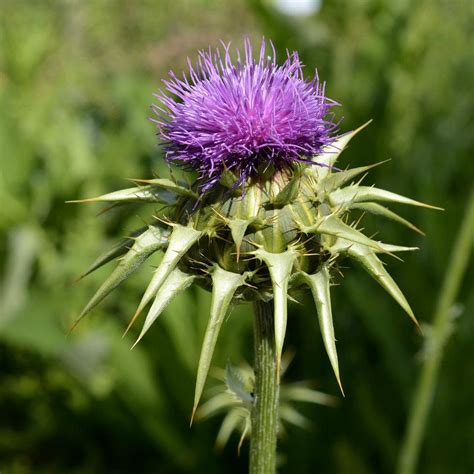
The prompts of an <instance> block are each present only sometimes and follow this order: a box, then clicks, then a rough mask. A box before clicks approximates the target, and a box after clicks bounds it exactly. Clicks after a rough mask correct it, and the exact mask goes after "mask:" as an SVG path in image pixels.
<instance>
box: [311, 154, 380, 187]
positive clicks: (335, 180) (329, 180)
mask: <svg viewBox="0 0 474 474" xmlns="http://www.w3.org/2000/svg"><path fill="white" fill-rule="evenodd" d="M382 163H385V161H381V162H380V163H375V164H373V165H368V166H360V167H359V168H351V169H348V170H344V171H333V172H331V173H330V174H329V175H328V176H327V177H326V178H324V179H323V180H322V181H321V184H320V189H321V190H322V191H324V192H326V193H328V192H331V191H334V190H335V189H338V188H340V187H341V186H342V185H344V184H345V183H347V182H348V181H350V180H351V179H353V178H355V177H356V176H358V175H360V174H362V173H365V172H366V171H369V170H370V169H372V168H375V167H376V166H379V165H381V164H382Z"/></svg>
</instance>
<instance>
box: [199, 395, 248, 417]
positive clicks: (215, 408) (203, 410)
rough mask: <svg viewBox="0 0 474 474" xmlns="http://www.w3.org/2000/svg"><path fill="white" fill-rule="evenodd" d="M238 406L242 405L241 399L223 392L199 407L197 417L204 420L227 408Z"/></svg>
mask: <svg viewBox="0 0 474 474" xmlns="http://www.w3.org/2000/svg"><path fill="white" fill-rule="evenodd" d="M236 406H237V407H238V406H241V401H240V400H238V399H237V398H235V397H233V396H232V395H230V394H229V393H227V392H221V393H218V394H217V395H214V396H213V397H212V398H210V399H209V400H208V401H207V402H206V403H204V404H202V405H201V406H200V407H199V410H198V411H197V413H196V418H198V419H200V420H202V419H203V418H207V417H209V416H212V415H214V414H217V413H219V412H220V411H222V410H224V409H226V408H232V407H236ZM191 421H192V420H191Z"/></svg>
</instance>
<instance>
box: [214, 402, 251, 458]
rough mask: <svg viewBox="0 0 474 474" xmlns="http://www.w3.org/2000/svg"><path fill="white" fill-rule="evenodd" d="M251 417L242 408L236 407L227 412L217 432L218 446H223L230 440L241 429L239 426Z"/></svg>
mask: <svg viewBox="0 0 474 474" xmlns="http://www.w3.org/2000/svg"><path fill="white" fill-rule="evenodd" d="M248 417H250V413H249V412H247V411H245V410H244V409H242V408H234V409H232V410H230V411H229V413H227V415H226V416H225V418H224V420H223V421H222V424H221V427H220V429H219V432H218V433H217V438H216V446H217V447H218V448H221V449H222V448H223V447H224V446H225V445H226V444H227V443H228V441H229V438H230V436H231V434H232V433H233V432H234V431H237V430H238V429H239V426H241V425H242V423H244V422H245V419H246V418H248Z"/></svg>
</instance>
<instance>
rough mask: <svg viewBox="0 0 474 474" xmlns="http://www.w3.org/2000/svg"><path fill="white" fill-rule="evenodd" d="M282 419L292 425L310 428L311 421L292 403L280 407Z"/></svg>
mask: <svg viewBox="0 0 474 474" xmlns="http://www.w3.org/2000/svg"><path fill="white" fill-rule="evenodd" d="M279 411H280V419H281V420H282V421H286V422H287V423H291V424H292V425H295V426H299V427H300V428H308V426H309V425H310V424H311V422H310V421H309V420H308V419H307V418H305V417H304V416H303V415H301V413H299V412H298V411H297V410H295V409H294V408H293V407H291V406H290V405H282V406H281V407H280V410H279Z"/></svg>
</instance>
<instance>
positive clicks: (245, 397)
mask: <svg viewBox="0 0 474 474" xmlns="http://www.w3.org/2000/svg"><path fill="white" fill-rule="evenodd" d="M225 383H226V385H227V389H228V390H230V391H231V392H232V393H233V394H234V395H235V396H236V397H237V398H240V399H241V400H242V402H243V403H252V402H253V397H252V395H251V393H250V392H251V391H252V387H251V386H248V385H249V384H246V383H245V381H244V379H243V377H242V374H241V372H240V371H239V370H238V369H236V368H235V367H234V366H233V365H232V364H230V363H228V364H227V365H226V368H225Z"/></svg>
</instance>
